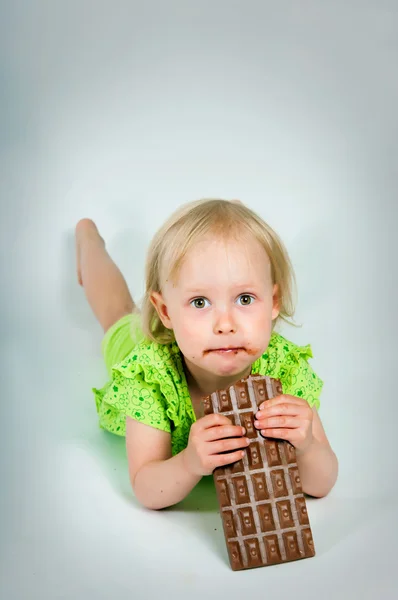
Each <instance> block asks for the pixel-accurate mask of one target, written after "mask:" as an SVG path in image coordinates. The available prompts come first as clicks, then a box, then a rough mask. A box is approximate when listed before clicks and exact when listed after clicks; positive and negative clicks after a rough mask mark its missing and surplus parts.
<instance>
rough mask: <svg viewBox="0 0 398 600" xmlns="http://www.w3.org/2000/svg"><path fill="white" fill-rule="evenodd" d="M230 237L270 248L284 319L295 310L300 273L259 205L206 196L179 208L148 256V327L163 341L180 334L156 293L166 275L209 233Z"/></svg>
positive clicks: (148, 332)
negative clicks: (168, 322)
mask: <svg viewBox="0 0 398 600" xmlns="http://www.w3.org/2000/svg"><path fill="white" fill-rule="evenodd" d="M209 234H210V235H214V236H216V237H218V238H220V239H224V240H225V241H227V240H231V239H235V240H236V239H239V238H240V239H241V238H242V234H243V235H244V234H246V235H247V234H249V235H251V236H253V237H254V238H255V239H256V240H257V241H258V242H260V244H261V246H262V247H263V248H264V250H265V251H266V253H267V255H268V257H269V260H270V263H271V277H272V284H273V285H274V284H277V285H278V301H279V315H278V317H277V318H276V319H275V320H274V321H273V325H272V329H274V327H275V325H276V324H277V322H278V321H279V320H283V321H286V322H287V323H289V324H290V325H293V326H296V324H295V323H293V322H292V321H289V320H288V319H289V318H292V317H293V314H294V301H293V286H295V285H296V281H295V275H294V271H293V267H292V264H291V262H290V258H289V255H288V253H287V251H286V249H285V247H284V245H283V243H282V241H281V240H280V238H279V236H278V235H277V234H276V233H275V231H274V230H273V229H272V228H271V227H270V226H269V225H268V224H267V223H266V222H265V221H264V220H263V219H262V218H261V217H260V216H259V215H257V214H256V213H255V212H254V211H253V210H251V209H250V208H248V207H247V206H245V205H244V204H241V203H240V202H237V201H228V200H221V199H202V200H196V201H194V202H189V203H187V204H184V205H182V206H181V207H180V208H178V209H177V210H176V211H175V212H174V213H173V214H172V215H171V216H170V217H169V219H168V220H167V221H166V222H165V223H164V225H163V226H162V227H161V228H160V229H159V230H158V231H157V233H156V234H155V236H154V237H153V239H152V242H151V244H150V246H149V248H148V252H147V258H146V269H145V277H146V291H145V295H144V298H143V301H142V314H141V320H142V330H143V333H144V335H145V337H146V338H148V339H150V340H152V341H154V342H158V343H160V344H168V343H170V342H172V341H174V340H175V338H174V333H173V331H172V330H170V329H167V328H166V327H165V326H164V325H163V323H162V321H161V320H160V318H159V315H158V313H157V312H156V309H155V307H154V306H153V304H152V302H151V300H150V296H151V294H152V293H153V292H159V293H161V291H162V286H163V283H164V282H165V281H166V280H172V281H175V279H176V278H177V276H178V273H179V270H180V268H181V266H182V263H183V261H184V259H185V257H186V255H187V253H188V252H189V251H190V250H191V249H192V247H193V246H194V245H195V243H196V242H198V241H199V240H201V239H203V238H204V237H205V236H207V235H209Z"/></svg>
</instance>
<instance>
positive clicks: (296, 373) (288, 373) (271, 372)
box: [255, 332, 324, 408]
mask: <svg viewBox="0 0 398 600" xmlns="http://www.w3.org/2000/svg"><path fill="white" fill-rule="evenodd" d="M310 358H313V352H312V348H311V345H310V344H307V345H305V346H300V345H298V344H295V343H294V342H292V341H291V340H288V339H287V338H285V337H284V336H282V335H281V334H279V333H276V332H273V333H272V335H271V337H270V341H269V344H268V348H267V351H266V352H265V353H264V354H263V355H262V357H261V358H260V359H259V361H256V363H255V367H256V370H257V371H258V372H259V373H260V374H261V375H268V376H269V377H274V378H275V379H279V380H280V381H281V383H282V387H283V392H284V393H285V394H290V395H293V396H297V397H302V398H305V399H306V400H307V401H308V402H309V404H310V405H315V406H316V407H317V408H319V405H320V400H319V396H320V393H321V390H322V387H323V383H324V382H323V380H322V379H321V378H320V377H319V376H318V375H317V374H316V373H315V371H314V370H313V368H312V366H311V365H310V363H309V362H308V361H309V359H310Z"/></svg>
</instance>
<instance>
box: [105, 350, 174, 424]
mask: <svg viewBox="0 0 398 600" xmlns="http://www.w3.org/2000/svg"><path fill="white" fill-rule="evenodd" d="M177 353H178V349H176V348H175V347H174V345H173V344H169V345H167V346H166V345H160V344H154V343H149V344H148V343H141V344H139V345H138V346H136V348H135V350H134V353H133V354H130V355H129V356H128V357H127V358H126V359H125V360H124V361H122V362H121V363H119V364H118V365H115V366H114V367H113V368H112V379H111V381H110V382H109V383H108V384H107V386H106V388H105V389H103V390H95V389H94V390H93V391H94V393H96V392H97V394H98V396H97V397H98V401H97V410H98V412H99V416H100V423H101V426H102V427H104V428H105V429H108V430H111V431H113V432H114V433H117V434H119V435H124V434H125V419H126V416H129V417H131V418H132V419H135V420H137V421H140V422H141V423H145V424H146V425H150V426H151V427H155V428H157V429H160V430H162V431H166V432H168V433H171V432H172V431H173V430H174V429H175V427H178V426H179V425H180V423H181V421H182V420H183V419H184V414H183V413H184V410H185V405H184V404H183V403H182V402H181V401H180V398H179V393H178V389H179V387H180V385H181V384H182V381H181V374H180V372H179V369H178V368H177V367H176V364H175V362H176V361H175V358H178V356H177ZM173 355H175V356H174V360H173ZM101 392H102V393H101Z"/></svg>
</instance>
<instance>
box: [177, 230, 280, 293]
mask: <svg viewBox="0 0 398 600" xmlns="http://www.w3.org/2000/svg"><path fill="white" fill-rule="evenodd" d="M269 274H270V261H269V258H268V255H267V253H266V251H265V249H264V248H263V247H262V245H261V244H260V243H259V242H258V241H257V240H255V239H254V238H249V237H248V236H247V237H245V238H242V239H240V240H235V239H230V240H228V239H227V240H224V239H221V240H220V239H215V238H207V239H204V240H201V241H200V242H197V243H196V244H195V245H194V246H193V247H192V248H191V249H190V251H189V252H188V253H187V255H186V257H185V259H184V261H183V263H182V265H181V268H180V271H179V274H178V275H177V281H176V282H175V285H176V286H177V287H183V288H188V287H190V288H192V287H193V286H194V287H196V288H200V287H205V286H209V285H211V286H214V287H218V286H234V285H245V286H249V285H260V284H261V283H264V282H266V281H268V279H269Z"/></svg>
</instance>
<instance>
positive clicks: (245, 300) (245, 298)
mask: <svg viewBox="0 0 398 600" xmlns="http://www.w3.org/2000/svg"><path fill="white" fill-rule="evenodd" d="M239 300H241V301H242V304H241V306H250V304H253V302H252V300H254V297H253V296H251V295H250V294H242V295H241V296H239Z"/></svg>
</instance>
